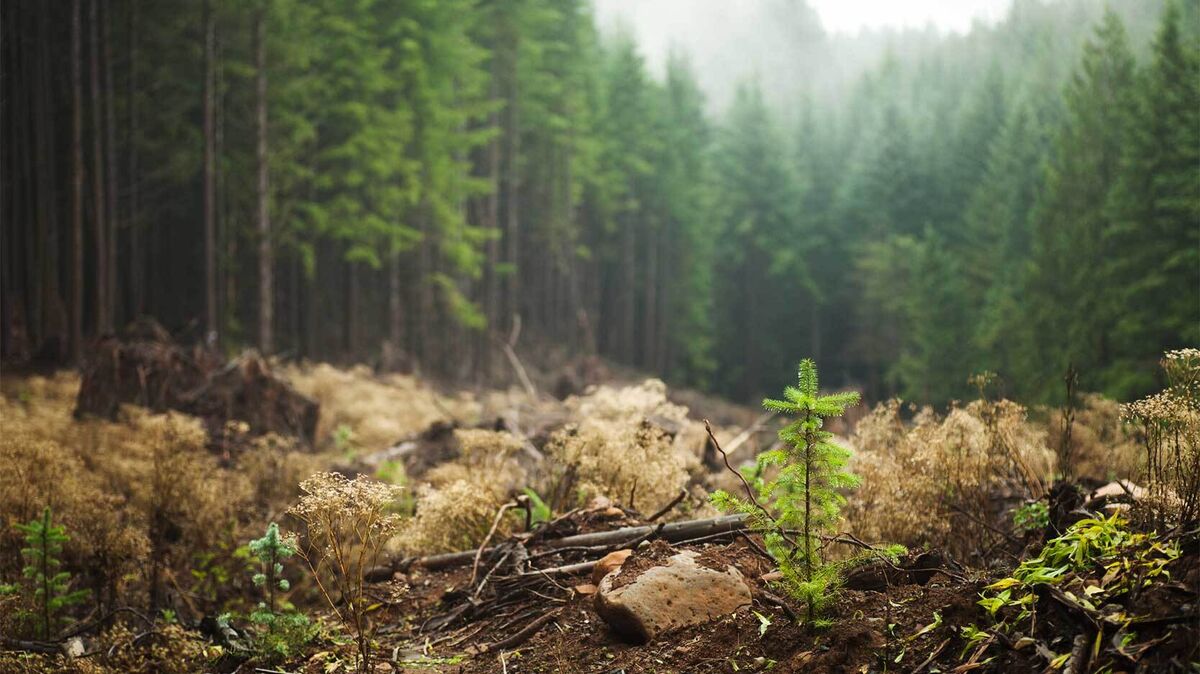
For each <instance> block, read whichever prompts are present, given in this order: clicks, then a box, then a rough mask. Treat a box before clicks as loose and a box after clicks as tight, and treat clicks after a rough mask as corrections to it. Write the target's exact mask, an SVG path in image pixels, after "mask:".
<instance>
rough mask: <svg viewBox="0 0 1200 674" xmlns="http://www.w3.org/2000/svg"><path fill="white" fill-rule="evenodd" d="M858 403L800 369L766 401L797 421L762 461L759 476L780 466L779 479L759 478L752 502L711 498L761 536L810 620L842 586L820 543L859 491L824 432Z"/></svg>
mask: <svg viewBox="0 0 1200 674" xmlns="http://www.w3.org/2000/svg"><path fill="white" fill-rule="evenodd" d="M858 400H859V396H858V394H857V393H853V392H850V393H835V394H832V395H826V396H823V395H820V394H819V392H818V384H817V367H816V365H815V364H814V363H813V361H812V360H809V359H805V360H803V361H801V363H800V368H799V377H798V385H797V386H788V387H787V388H785V389H784V399H783V400H772V399H767V400H764V401H763V406H764V407H765V408H767V409H768V410H774V411H777V412H780V413H783V414H787V415H792V416H795V417H796V419H795V420H794V421H792V422H791V423H789V424H788V425H787V426H785V427H784V428H783V430H781V431H780V432H779V438H780V439H781V440H782V441H783V443H784V446H783V448H781V449H776V450H771V451H768V452H763V453H762V454H760V455H759V456H758V464H757V466H756V474H757V475H758V476H761V475H764V474H766V470H767V468H768V467H770V466H777V467H778V468H779V472H778V474H777V475H776V476H775V478H774V479H773V480H769V481H768V480H763V479H761V477H756V478H755V479H754V486H753V487H752V486H751V484H750V483H748V482H747V483H745V486H746V490H747V491H746V495H747V497H748V499H742V498H739V497H737V496H733V495H731V494H729V493H727V492H724V491H717V492H716V493H714V494H713V496H712V500H713V503H714V504H715V505H716V506H717V507H718V508H720V509H721V510H725V511H730V510H732V511H737V512H742V513H745V514H746V515H747V517H748V518H749V521H750V524H751V526H752V527H753V528H754V529H755V530H757V531H759V532H761V533H762V535H763V541H764V542H765V543H766V546H767V551H768V552H770V553H771V556H772V557H774V558H775V560H776V561H777V562H778V563H779V571H780V573H781V574H782V575H783V580H784V583H785V585H786V587H787V589H788V591H789V592H790V594H791V595H792V596H793V597H795V598H796V599H798V600H800V601H803V602H804V603H805V604H806V605H807V606H808V613H809V617H810V618H813V617H815V616H816V615H817V613H818V612H819V611H820V609H821V607H822V605H823V604H824V603H825V601H826V600H827V599H828V597H829V592H830V590H831V589H832V587H833V586H834V585H836V584H837V581H838V569H837V567H836V566H835V565H832V564H825V563H823V561H822V560H821V554H820V549H821V540H820V539H821V536H822V535H828V534H830V533H832V532H834V530H835V528H836V525H837V522H838V519H839V513H840V510H841V506H842V505H843V504H844V503H845V500H846V499H845V497H843V496H842V494H841V493H840V490H843V489H848V488H851V487H854V486H857V484H858V478H857V477H856V476H855V475H853V474H851V473H850V472H848V471H847V470H846V463H847V461H848V460H849V458H850V452H849V450H847V449H845V448H843V447H840V446H838V445H837V444H835V443H833V442H832V439H833V434H832V433H829V432H827V431H824V430H822V427H823V426H824V422H825V419H827V418H830V417H837V416H841V415H842V414H843V413H844V412H845V411H846V408H847V407H849V406H851V405H854V404H857V403H858ZM755 492H757V494H755ZM792 532H797V533H792Z"/></svg>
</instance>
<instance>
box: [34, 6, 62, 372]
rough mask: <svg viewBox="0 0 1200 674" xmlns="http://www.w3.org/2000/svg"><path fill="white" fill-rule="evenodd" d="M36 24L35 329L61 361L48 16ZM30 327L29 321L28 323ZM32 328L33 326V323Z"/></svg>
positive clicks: (54, 134) (58, 258) (41, 17)
mask: <svg viewBox="0 0 1200 674" xmlns="http://www.w3.org/2000/svg"><path fill="white" fill-rule="evenodd" d="M39 14H40V17H39V22H38V35H39V40H38V61H39V64H40V69H39V72H38V75H37V77H38V82H39V87H38V94H37V99H36V101H37V105H38V106H39V107H40V110H39V111H38V113H37V116H36V121H37V125H38V128H37V135H38V139H39V141H40V147H39V154H40V157H39V159H38V170H39V177H38V182H39V183H40V184H41V190H40V192H41V197H42V200H41V205H40V208H41V211H42V213H43V214H44V217H45V223H46V232H45V234H46V252H45V256H44V258H43V261H42V269H41V278H42V284H43V289H44V291H43V293H42V297H43V311H42V316H41V322H40V325H39V328H40V332H41V335H42V339H43V341H45V340H47V339H50V340H53V343H54V344H55V346H56V347H57V348H56V349H55V352H54V356H55V360H56V361H57V360H59V359H61V358H62V357H63V355H64V351H63V348H64V347H65V346H66V343H65V341H66V338H67V331H66V327H67V326H66V324H65V323H66V321H64V320H63V319H64V318H65V316H64V315H63V313H62V297H61V295H60V290H61V288H62V285H61V280H60V278H59V269H60V268H61V262H60V261H61V260H62V257H61V256H60V253H59V251H60V250H61V248H60V241H59V237H60V236H61V234H60V229H59V219H58V214H59V210H58V203H59V201H58V181H57V180H56V176H55V167H56V166H57V165H58V162H57V158H58V148H57V147H56V145H57V144H56V142H55V138H56V136H57V134H56V131H57V129H56V126H55V124H54V119H55V117H54V115H53V114H52V113H51V112H50V111H51V110H53V109H54V99H53V93H54V91H55V88H54V86H53V84H52V83H53V81H54V80H53V75H52V72H53V69H52V66H51V63H50V45H51V44H52V42H51V40H52V38H51V35H52V31H51V28H50V21H51V16H50V12H48V11H43V12H40V13H39ZM31 323H32V321H31ZM35 324H36V323H35Z"/></svg>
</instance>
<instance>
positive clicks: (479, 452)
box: [425, 428, 528, 494]
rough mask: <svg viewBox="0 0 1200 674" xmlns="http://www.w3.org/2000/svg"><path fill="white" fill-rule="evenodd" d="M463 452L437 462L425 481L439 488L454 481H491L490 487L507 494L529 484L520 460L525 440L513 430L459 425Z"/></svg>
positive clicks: (459, 438)
mask: <svg viewBox="0 0 1200 674" xmlns="http://www.w3.org/2000/svg"><path fill="white" fill-rule="evenodd" d="M454 437H455V440H456V441H457V442H458V445H459V456H458V458H456V459H455V460H454V461H449V462H446V463H443V464H441V465H438V466H435V467H434V468H433V469H431V470H430V471H429V472H428V473H426V474H425V481H426V482H428V483H429V484H430V485H432V486H433V487H434V488H435V489H439V488H442V487H445V486H447V485H449V484H452V483H454V482H458V481H461V480H466V481H468V482H479V483H485V482H486V483H489V484H490V485H492V486H491V487H490V488H489V491H498V492H500V493H502V494H506V493H509V492H512V491H515V490H518V489H520V488H521V487H524V486H526V485H527V484H528V482H527V473H526V471H525V469H524V468H522V467H521V464H520V463H519V462H518V461H517V454H518V453H519V452H520V451H521V446H522V441H521V439H520V438H518V437H517V436H515V435H513V434H512V433H508V432H505V431H489V430H484V429H461V428H460V429H456V430H455V431H454Z"/></svg>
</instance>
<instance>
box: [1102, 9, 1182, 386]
mask: <svg viewBox="0 0 1200 674" xmlns="http://www.w3.org/2000/svg"><path fill="white" fill-rule="evenodd" d="M1181 24H1182V18H1181V10H1180V7H1179V4H1178V3H1177V2H1169V3H1167V7H1166V10H1165V11H1164V13H1163V17H1162V22H1161V25H1160V27H1159V29H1158V34H1157V35H1156V37H1155V38H1154V43H1153V47H1152V57H1151V62H1150V64H1149V67H1148V68H1146V69H1145V71H1144V72H1143V73H1142V74H1141V76H1140V78H1139V81H1138V83H1137V89H1136V94H1135V96H1136V101H1135V104H1134V106H1133V108H1132V110H1131V113H1132V115H1131V119H1130V122H1129V128H1128V134H1127V138H1126V142H1125V144H1124V146H1123V147H1122V150H1123V153H1122V157H1121V163H1120V167H1119V170H1118V177H1117V178H1116V184H1115V186H1114V188H1113V190H1112V192H1111V193H1110V195H1109V201H1108V204H1107V205H1108V208H1107V210H1106V215H1107V216H1108V218H1109V219H1110V224H1109V226H1108V228H1107V229H1106V231H1105V232H1104V236H1105V239H1106V242H1107V243H1108V244H1109V247H1110V248H1111V250H1113V251H1114V253H1115V254H1114V255H1111V256H1109V257H1108V258H1107V259H1106V260H1105V273H1106V276H1107V277H1108V279H1107V283H1106V290H1107V291H1108V292H1109V294H1110V295H1109V296H1110V299H1109V301H1110V302H1111V303H1112V304H1113V305H1114V309H1115V317H1114V320H1115V325H1114V326H1113V329H1112V345H1111V349H1112V353H1111V356H1110V358H1109V359H1108V361H1107V362H1106V363H1105V364H1104V368H1103V383H1104V386H1105V389H1106V390H1107V391H1109V392H1110V393H1111V394H1113V395H1115V396H1117V397H1119V398H1121V399H1128V398H1131V397H1134V396H1136V395H1142V394H1146V393H1148V392H1150V391H1151V390H1152V389H1153V386H1154V383H1155V382H1154V363H1155V360H1156V354H1157V353H1159V352H1162V351H1167V350H1170V349H1173V348H1179V347H1183V346H1187V345H1190V344H1195V343H1197V342H1200V303H1197V301H1196V289H1197V287H1200V227H1198V226H1197V223H1200V58H1198V54H1197V50H1196V48H1195V46H1194V45H1189V44H1188V43H1187V41H1186V38H1185V37H1184V35H1183V33H1182V30H1183V26H1182V25H1181Z"/></svg>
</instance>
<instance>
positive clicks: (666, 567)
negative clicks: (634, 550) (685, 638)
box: [595, 550, 750, 642]
mask: <svg viewBox="0 0 1200 674" xmlns="http://www.w3.org/2000/svg"><path fill="white" fill-rule="evenodd" d="M698 556H699V555H697V554H696V553H695V552H692V551H690V550H685V551H683V552H680V553H678V554H676V555H674V556H672V557H670V558H669V559H667V560H666V562H665V564H661V565H659V566H653V567H651V568H648V569H644V570H642V571H641V573H640V574H639V575H638V576H637V577H636V578H634V579H633V580H632V581H631V582H628V584H626V582H627V581H628V579H622V575H623V574H624V573H626V572H625V571H624V570H623V571H621V572H620V573H610V574H608V575H607V576H605V577H604V579H603V580H601V581H600V587H599V588H598V591H597V593H596V598H595V605H596V612H597V613H599V614H600V616H601V617H602V618H604V620H605V622H607V623H608V625H609V626H610V627H612V629H613V631H615V632H617V633H618V634H620V635H621V636H623V637H625V638H627V639H630V640H633V641H637V642H646V641H649V640H651V639H653V638H654V637H655V636H656V635H658V634H661V633H662V632H664V631H666V630H670V629H674V628H676V627H683V626H686V625H696V624H699V623H705V622H708V621H710V620H713V619H714V618H719V617H721V616H723V615H728V614H730V613H733V612H734V611H736V610H737V609H738V608H739V607H741V606H748V605H749V604H750V586H749V585H747V584H746V581H745V579H744V578H743V577H742V574H741V573H740V572H739V571H738V570H737V569H735V568H733V567H732V566H727V567H726V568H725V570H723V571H718V570H715V569H710V568H707V567H705V566H701V565H700V564H699V563H697V557H698Z"/></svg>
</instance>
